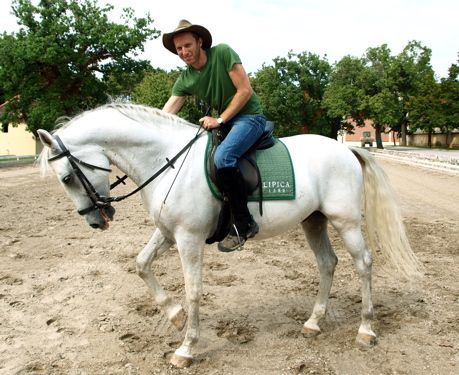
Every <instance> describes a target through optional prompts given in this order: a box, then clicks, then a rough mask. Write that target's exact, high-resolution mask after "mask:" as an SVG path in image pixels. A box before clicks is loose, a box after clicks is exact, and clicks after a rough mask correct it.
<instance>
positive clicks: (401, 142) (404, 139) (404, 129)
mask: <svg viewBox="0 0 459 375" xmlns="http://www.w3.org/2000/svg"><path fill="white" fill-rule="evenodd" d="M401 129H402V138H401V139H400V146H406V121H402V127H401Z"/></svg>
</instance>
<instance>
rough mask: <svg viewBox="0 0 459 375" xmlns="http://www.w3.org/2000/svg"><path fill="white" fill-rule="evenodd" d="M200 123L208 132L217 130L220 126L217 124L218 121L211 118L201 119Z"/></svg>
mask: <svg viewBox="0 0 459 375" xmlns="http://www.w3.org/2000/svg"><path fill="white" fill-rule="evenodd" d="M199 122H200V123H201V126H202V127H203V128H204V129H207V130H210V129H215V128H218V127H219V126H220V124H219V123H218V122H217V119H216V118H213V117H210V116H205V117H203V118H200V119H199Z"/></svg>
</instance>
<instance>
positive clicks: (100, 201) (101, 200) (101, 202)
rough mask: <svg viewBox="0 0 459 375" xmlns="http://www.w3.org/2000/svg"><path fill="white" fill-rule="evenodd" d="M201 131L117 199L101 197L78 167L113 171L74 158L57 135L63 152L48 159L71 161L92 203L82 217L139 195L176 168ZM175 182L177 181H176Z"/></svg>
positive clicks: (116, 182) (83, 211)
mask: <svg viewBox="0 0 459 375" xmlns="http://www.w3.org/2000/svg"><path fill="white" fill-rule="evenodd" d="M201 129H202V128H201V127H200V128H199V129H198V131H197V133H196V135H195V136H194V137H193V139H191V141H189V142H188V143H187V144H186V145H185V147H183V148H182V149H181V150H180V151H179V152H178V153H177V154H176V155H175V156H174V157H173V158H172V159H170V160H169V159H168V158H166V161H167V163H166V164H164V165H163V166H162V167H161V168H160V169H159V170H158V171H157V172H156V173H155V174H153V176H151V177H150V178H148V179H147V180H146V181H144V182H143V183H142V184H141V185H139V186H138V187H137V188H136V189H134V190H133V191H131V192H130V193H128V194H125V195H120V196H116V197H104V196H101V195H100V194H99V193H98V192H97V190H96V189H95V188H94V186H93V185H92V184H91V182H90V181H89V180H88V178H87V177H86V176H85V174H84V173H83V171H82V170H81V168H80V167H79V166H78V164H80V165H82V166H84V167H87V168H90V169H92V170H94V169H98V170H101V171H104V172H111V171H112V170H111V169H109V168H103V167H99V166H97V165H93V164H89V163H86V162H84V161H83V160H80V159H78V158H77V157H75V156H73V155H72V154H71V153H70V151H69V150H68V149H67V147H65V145H64V143H63V142H62V140H61V139H60V138H59V136H57V135H55V136H54V138H55V139H56V141H57V143H58V144H59V147H60V148H61V150H62V152H61V153H60V154H58V155H56V156H53V157H50V158H49V159H48V161H49V162H51V161H54V160H58V159H60V158H63V157H67V159H68V160H69V163H70V165H71V166H72V168H73V172H74V173H75V175H76V176H77V177H78V180H79V181H80V182H81V184H82V185H83V187H84V189H85V191H86V194H88V197H89V198H90V199H91V202H92V206H89V207H87V208H84V209H82V210H78V213H79V214H80V215H86V214H87V213H89V212H91V211H94V210H98V209H103V208H106V207H109V206H110V203H111V202H120V201H122V200H124V199H126V198H129V197H130V196H131V195H134V194H135V193H137V192H139V191H140V190H142V189H143V188H144V187H145V186H147V185H148V184H149V183H151V182H152V181H153V180H154V179H156V178H157V177H158V176H160V175H161V174H162V173H163V172H164V171H165V170H166V169H168V168H169V167H171V168H175V167H174V163H175V162H176V161H177V159H178V158H179V157H180V156H182V155H183V153H185V152H186V151H187V150H189V149H190V148H191V146H192V145H193V144H194V142H196V141H197V139H198V138H199V137H200V136H201V135H202V134H203V133H204V132H201V131H200V130H201ZM187 155H188V153H187V154H186V156H187ZM127 177H128V176H127V175H125V176H123V177H121V178H119V177H118V176H117V181H115V182H114V183H113V184H111V185H110V190H112V189H113V188H114V187H116V186H118V185H119V184H120V183H123V184H124V180H125V179H126V178H127ZM174 182H175V179H174Z"/></svg>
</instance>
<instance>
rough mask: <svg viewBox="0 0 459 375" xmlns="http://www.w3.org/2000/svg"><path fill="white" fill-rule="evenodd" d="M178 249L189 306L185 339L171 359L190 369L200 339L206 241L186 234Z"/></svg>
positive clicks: (179, 237) (178, 238) (178, 240)
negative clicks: (200, 312)
mask: <svg viewBox="0 0 459 375" xmlns="http://www.w3.org/2000/svg"><path fill="white" fill-rule="evenodd" d="M176 239H177V247H178V250H179V254H180V259H181V261H182V268H183V275H184V279H185V290H186V298H187V305H188V316H189V317H188V324H187V327H186V333H185V339H184V340H183V342H182V345H181V346H180V347H179V348H178V349H177V350H176V351H175V353H174V355H173V356H172V358H171V361H170V362H171V364H172V365H174V366H175V367H179V368H184V367H188V366H189V365H190V364H191V363H192V361H193V355H192V349H193V345H194V344H196V342H197V341H198V339H199V303H200V300H201V295H202V257H203V255H202V254H203V249H204V239H201V238H196V237H193V236H190V235H189V234H185V235H184V236H178V237H177V238H176Z"/></svg>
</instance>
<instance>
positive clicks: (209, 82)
mask: <svg viewBox="0 0 459 375" xmlns="http://www.w3.org/2000/svg"><path fill="white" fill-rule="evenodd" d="M206 52H207V63H206V65H205V66H204V67H203V68H202V69H201V70H195V69H194V68H192V67H191V66H188V67H187V68H186V69H185V70H184V71H183V72H182V73H181V75H180V77H179V78H178V79H177V81H176V82H175V84H174V87H173V88H172V95H174V96H192V95H195V96H196V97H198V98H199V99H201V100H204V102H205V103H206V104H208V105H210V106H211V107H212V108H214V109H216V110H217V111H218V113H219V114H220V113H222V112H223V111H224V110H225V109H226V107H228V105H229V103H230V102H231V100H232V99H233V97H234V95H235V94H236V88H235V87H234V85H233V82H232V81H231V78H230V76H229V74H228V73H229V72H230V71H231V69H232V68H233V65H234V64H241V59H240V58H239V56H238V54H237V53H236V52H235V51H234V50H233V49H232V48H231V47H229V46H228V45H226V44H219V45H216V46H214V47H212V48H210V49H208V50H207V51H206ZM239 114H241V115H261V114H263V111H262V109H261V104H260V100H259V98H258V96H257V95H256V94H255V93H253V95H252V97H251V98H250V99H249V101H248V102H247V104H246V105H245V106H244V107H243V108H242V109H241V110H240V111H239Z"/></svg>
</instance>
